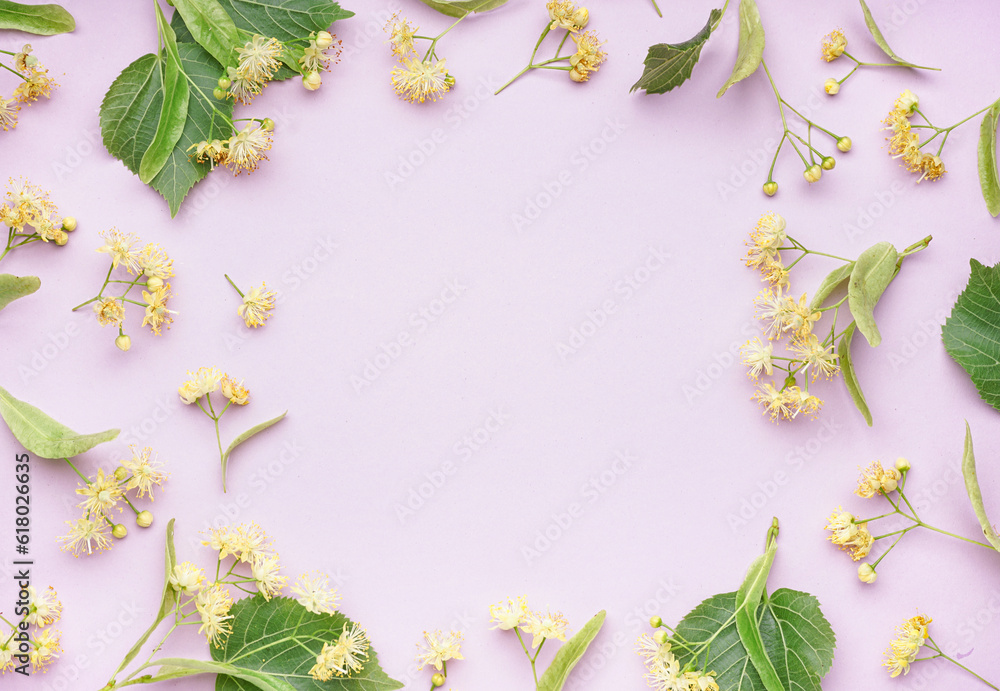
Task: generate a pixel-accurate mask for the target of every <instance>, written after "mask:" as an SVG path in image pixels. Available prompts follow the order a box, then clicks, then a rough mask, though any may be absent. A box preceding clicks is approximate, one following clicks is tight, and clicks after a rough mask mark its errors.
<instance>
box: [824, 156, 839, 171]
mask: <svg viewBox="0 0 1000 691" xmlns="http://www.w3.org/2000/svg"><path fill="white" fill-rule="evenodd" d="M821 165H822V167H823V170H833V168H834V166H836V165H837V159H835V158H834V157H833V156H827V157H825V158H824V159H823V163H822V164H821Z"/></svg>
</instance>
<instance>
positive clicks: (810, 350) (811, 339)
mask: <svg viewBox="0 0 1000 691" xmlns="http://www.w3.org/2000/svg"><path fill="white" fill-rule="evenodd" d="M789 350H790V351H791V352H792V353H793V354H795V355H796V357H797V358H798V360H799V361H800V362H802V363H803V364H805V366H806V368H808V369H810V370H811V371H812V379H813V381H816V378H817V377H819V375H820V374H823V375H825V376H826V378H827V379H829V378H830V377H833V376H834V375H835V374H837V372H839V371H840V368H839V367H838V366H837V354H836V353H834V352H833V344H831V345H829V346H824V345H823V344H822V343H820V342H819V339H818V338H817V337H816V335H815V334H807V335H806V336H805V338H798V337H796V338H794V339H793V340H792V344H791V346H789ZM769 374H770V373H769Z"/></svg>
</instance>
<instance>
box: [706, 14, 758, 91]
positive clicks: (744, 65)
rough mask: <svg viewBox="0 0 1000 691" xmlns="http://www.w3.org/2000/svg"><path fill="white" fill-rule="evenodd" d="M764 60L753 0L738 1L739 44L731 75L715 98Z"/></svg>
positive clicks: (746, 75) (745, 76) (755, 68)
mask: <svg viewBox="0 0 1000 691" xmlns="http://www.w3.org/2000/svg"><path fill="white" fill-rule="evenodd" d="M763 58H764V25H763V24H761V23H760V11H759V10H758V9H757V3H755V2H754V0H740V43H739V48H738V49H737V51H736V64H735V65H733V73H732V74H731V75H730V76H729V79H727V80H726V83H725V84H723V85H722V88H721V89H719V93H717V94H716V95H715V96H716V98H721V97H722V95H723V94H725V93H726V92H727V91H728V90H729V87H731V86H732V85H733V84H735V83H736V82H738V81H741V80H743V79H746V78H747V77H749V76H750V75H751V74H753V73H754V72H756V71H757V67H758V66H760V62H761V60H763Z"/></svg>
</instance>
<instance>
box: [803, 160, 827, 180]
mask: <svg viewBox="0 0 1000 691" xmlns="http://www.w3.org/2000/svg"><path fill="white" fill-rule="evenodd" d="M802 176H803V177H804V178H805V179H806V182H808V183H810V184H811V183H814V182H819V179H820V178H821V177H823V169H822V168H820V167H819V165H818V164H816V163H814V164H812V165H811V166H809V167H808V168H806V172H804V173H802Z"/></svg>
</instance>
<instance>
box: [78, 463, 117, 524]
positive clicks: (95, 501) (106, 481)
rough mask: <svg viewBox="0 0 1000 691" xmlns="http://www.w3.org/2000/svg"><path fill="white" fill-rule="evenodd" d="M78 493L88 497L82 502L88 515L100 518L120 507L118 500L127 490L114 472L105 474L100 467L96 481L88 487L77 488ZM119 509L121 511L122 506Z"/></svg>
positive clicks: (81, 506)
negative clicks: (119, 482)
mask: <svg viewBox="0 0 1000 691" xmlns="http://www.w3.org/2000/svg"><path fill="white" fill-rule="evenodd" d="M76 493H77V494H79V495H81V496H83V497H86V498H85V499H84V500H83V501H82V502H81V503H80V508H81V509H83V510H84V511H86V513H87V515H88V516H90V515H93V516H94V517H95V518H98V519H100V518H101V517H103V516H110V514H111V510H112V509H114V508H116V507H118V502H119V500H121V498H122V496H123V495H124V493H125V491H124V490H123V489H122V487H121V486H120V485H119V484H118V478H116V477H115V476H114V473H112V474H110V475H107V476H105V475H104V470H103V469H98V471H97V477H96V478H95V479H94V481H93V482H91V483H90V484H88V485H87V486H86V487H81V488H79V489H77V490H76ZM118 511H119V512H120V511H121V507H118Z"/></svg>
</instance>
